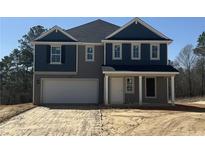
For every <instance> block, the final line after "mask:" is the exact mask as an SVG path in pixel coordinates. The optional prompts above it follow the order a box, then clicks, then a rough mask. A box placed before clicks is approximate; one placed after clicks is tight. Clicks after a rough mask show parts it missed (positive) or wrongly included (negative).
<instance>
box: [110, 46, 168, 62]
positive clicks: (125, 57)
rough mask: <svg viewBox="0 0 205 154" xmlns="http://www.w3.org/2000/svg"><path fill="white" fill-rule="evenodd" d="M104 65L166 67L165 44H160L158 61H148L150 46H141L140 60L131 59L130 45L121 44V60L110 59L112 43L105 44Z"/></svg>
mask: <svg viewBox="0 0 205 154" xmlns="http://www.w3.org/2000/svg"><path fill="white" fill-rule="evenodd" d="M106 65H167V44H160V60H150V44H141V59H140V60H132V59H131V43H123V44H122V60H113V59H112V43H106Z"/></svg>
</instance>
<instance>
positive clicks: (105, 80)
mask: <svg viewBox="0 0 205 154" xmlns="http://www.w3.org/2000/svg"><path fill="white" fill-rule="evenodd" d="M108 89H109V88H108V76H107V75H105V77H104V99H105V104H108V94H109V92H108Z"/></svg>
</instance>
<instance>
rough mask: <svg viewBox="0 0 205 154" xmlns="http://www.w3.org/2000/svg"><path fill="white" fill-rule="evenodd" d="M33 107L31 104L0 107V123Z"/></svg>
mask: <svg viewBox="0 0 205 154" xmlns="http://www.w3.org/2000/svg"><path fill="white" fill-rule="evenodd" d="M33 107H34V105H33V104H32V103H25V104H18V105H0V123H1V122H3V121H4V120H7V119H9V118H11V117H13V116H15V115H18V114H20V113H22V112H24V111H27V110H29V109H31V108H33Z"/></svg>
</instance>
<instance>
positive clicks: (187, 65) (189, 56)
mask: <svg viewBox="0 0 205 154" xmlns="http://www.w3.org/2000/svg"><path fill="white" fill-rule="evenodd" d="M195 62H196V55H195V54H194V52H193V45H191V44H189V45H186V46H185V47H184V48H183V49H182V50H181V51H180V53H179V55H178V57H177V58H176V61H175V63H177V64H178V66H179V67H181V68H183V69H184V70H185V73H186V74H187V75H186V76H187V80H188V87H189V96H190V97H191V96H192V73H191V72H192V68H193V67H194V65H195Z"/></svg>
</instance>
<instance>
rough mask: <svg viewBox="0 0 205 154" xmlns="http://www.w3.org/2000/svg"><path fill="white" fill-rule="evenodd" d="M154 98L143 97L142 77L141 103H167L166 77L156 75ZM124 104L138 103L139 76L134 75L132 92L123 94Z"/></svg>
mask: <svg viewBox="0 0 205 154" xmlns="http://www.w3.org/2000/svg"><path fill="white" fill-rule="evenodd" d="M156 90H157V91H156V94H157V97H156V98H146V97H145V77H143V79H142V103H168V101H167V78H166V77H157V87H156ZM125 103H126V104H135V103H137V104H138V103H139V78H138V77H135V92H134V94H125Z"/></svg>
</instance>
